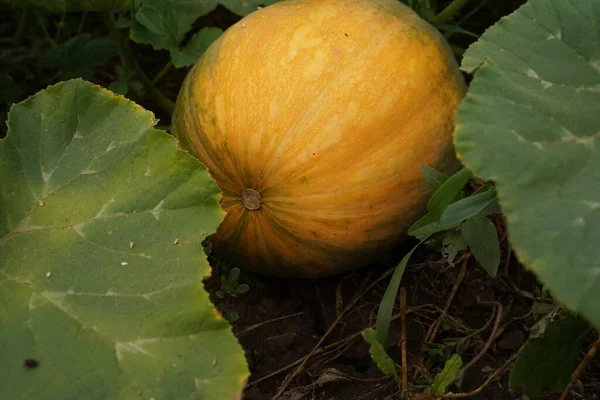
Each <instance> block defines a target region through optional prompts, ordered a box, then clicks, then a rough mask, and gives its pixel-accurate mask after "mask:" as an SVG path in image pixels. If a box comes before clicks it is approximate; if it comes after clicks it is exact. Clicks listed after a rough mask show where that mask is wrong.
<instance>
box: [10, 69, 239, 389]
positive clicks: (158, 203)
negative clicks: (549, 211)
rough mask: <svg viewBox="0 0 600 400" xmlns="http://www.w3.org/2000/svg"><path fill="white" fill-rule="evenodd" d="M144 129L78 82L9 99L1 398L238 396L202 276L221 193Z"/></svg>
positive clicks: (130, 111) (104, 95)
mask: <svg viewBox="0 0 600 400" xmlns="http://www.w3.org/2000/svg"><path fill="white" fill-rule="evenodd" d="M155 123H156V120H155V119H154V117H153V115H152V114H151V113H150V112H147V111H145V110H143V109H142V108H141V107H139V106H138V105H136V104H135V103H133V102H131V101H129V100H126V99H124V98H123V97H120V96H116V95H114V94H112V93H111V92H110V91H108V90H105V89H102V88H100V87H98V86H95V85H92V84H90V83H87V82H84V81H82V80H72V81H67V82H62V83H59V84H57V85H54V86H51V87H49V88H48V89H46V90H44V91H42V92H40V93H38V94H36V95H35V96H33V97H31V98H29V99H28V100H26V101H24V102H22V103H20V104H17V105H14V106H13V107H12V109H11V111H10V114H9V119H8V126H9V133H8V136H7V137H6V138H4V139H2V140H0V160H2V162H1V163H0V210H2V212H1V213H0V370H2V374H1V375H0V386H2V388H3V389H2V391H3V397H5V398H7V399H15V400H16V399H25V398H31V397H32V396H33V397H38V396H37V395H35V393H43V398H44V399H49V400H52V399H67V398H70V399H74V398H80V397H81V393H85V398H86V399H90V400H94V399H108V398H110V399H114V398H139V397H140V396H142V397H143V398H148V399H149V398H156V399H165V398H179V399H181V398H199V397H201V398H206V399H223V398H233V397H234V396H236V395H237V394H238V393H239V392H240V390H241V386H242V383H243V381H244V380H245V379H246V378H247V376H248V369H247V365H246V362H245V360H244V356H243V351H242V349H241V347H240V346H239V344H238V343H237V341H236V339H235V337H234V336H233V335H232V332H231V329H230V327H229V325H228V324H227V322H226V321H224V320H223V319H222V318H221V317H220V316H219V315H218V314H217V312H216V311H215V309H214V308H213V306H212V305H211V303H210V301H209V298H208V294H207V293H206V292H205V291H204V289H203V284H202V279H203V277H205V276H207V275H208V274H209V271H210V267H209V265H208V262H207V260H206V255H205V254H204V253H203V250H202V246H201V242H202V240H203V238H204V237H205V236H206V235H210V234H212V233H213V232H215V230H216V228H217V226H218V225H219V223H220V222H221V221H222V219H223V212H222V211H221V210H220V207H219V203H218V202H219V198H220V196H221V193H220V190H219V188H218V187H217V185H216V183H215V182H214V181H213V179H212V178H211V177H210V175H209V174H208V172H207V171H206V168H205V167H204V166H203V165H202V164H200V163H199V162H198V161H197V160H195V159H194V158H193V157H191V156H190V155H189V154H188V153H187V152H184V151H181V150H179V149H178V147H177V144H176V141H175V140H174V139H173V138H172V137H171V136H169V135H167V134H166V133H164V132H163V131H160V130H157V129H154V128H153V125H154V124H155ZM175 239H179V241H178V244H177V245H174V244H173V243H174V240H175ZM26 359H28V360H35V362H36V363H37V364H36V365H37V368H33V369H27V368H25V367H24V366H23V363H24V360H26Z"/></svg>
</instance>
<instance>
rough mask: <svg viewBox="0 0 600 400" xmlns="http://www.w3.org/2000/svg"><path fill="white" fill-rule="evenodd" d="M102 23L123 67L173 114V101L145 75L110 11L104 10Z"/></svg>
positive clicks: (159, 104) (157, 101)
mask: <svg viewBox="0 0 600 400" xmlns="http://www.w3.org/2000/svg"><path fill="white" fill-rule="evenodd" d="M103 17H104V23H105V24H106V27H107V28H108V31H109V32H110V36H111V37H112V38H113V40H114V41H115V45H116V46H117V51H118V52H119V57H120V58H121V62H122V63H123V67H125V69H130V70H133V71H134V72H135V77H136V78H137V79H138V80H139V81H140V82H141V83H142V85H144V88H145V89H146V92H147V93H148V96H150V98H151V99H152V100H153V101H154V102H155V103H156V105H157V106H158V107H159V108H160V109H161V110H163V111H164V112H166V113H167V114H169V115H172V114H173V110H174V109H175V103H174V102H173V101H172V100H170V99H169V98H167V97H166V96H165V95H164V94H162V92H161V91H160V90H158V89H157V88H156V86H154V85H153V84H152V82H151V81H150V79H149V78H148V76H146V74H145V73H144V71H143V70H142V68H141V67H140V65H139V64H138V62H137V61H136V59H135V57H134V56H133V53H132V52H131V49H130V48H129V46H128V45H127V42H126V41H125V38H124V37H123V35H122V34H121V32H120V31H119V30H118V29H117V27H116V26H115V18H114V16H113V15H112V13H111V12H110V11H109V12H106V13H104V14H103Z"/></svg>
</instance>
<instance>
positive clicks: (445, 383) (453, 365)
mask: <svg viewBox="0 0 600 400" xmlns="http://www.w3.org/2000/svg"><path fill="white" fill-rule="evenodd" d="M461 367H462V358H461V357H460V356H459V355H458V354H452V357H450V359H449V360H447V361H446V363H445V364H444V369H443V370H442V371H441V372H439V373H438V374H437V375H436V376H435V378H434V379H433V383H432V384H431V386H430V387H429V388H427V390H426V391H425V393H428V394H446V391H447V390H448V387H449V386H450V385H452V384H453V383H454V382H455V381H456V380H457V379H458V377H459V374H460V368H461Z"/></svg>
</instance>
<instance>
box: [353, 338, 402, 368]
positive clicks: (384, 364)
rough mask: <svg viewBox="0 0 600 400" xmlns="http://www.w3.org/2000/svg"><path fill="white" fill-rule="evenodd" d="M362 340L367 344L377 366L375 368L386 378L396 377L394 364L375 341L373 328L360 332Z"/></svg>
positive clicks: (381, 346)
mask: <svg viewBox="0 0 600 400" xmlns="http://www.w3.org/2000/svg"><path fill="white" fill-rule="evenodd" d="M361 335H362V337H363V339H365V341H366V342H367V343H369V345H370V347H369V354H370V355H371V359H372V360H373V362H374V363H375V365H377V368H379V370H380V371H381V372H383V373H384V374H385V375H387V376H396V375H397V374H396V364H395V363H394V360H392V359H391V357H390V356H389V355H388V354H387V353H386V351H385V349H384V348H383V345H382V344H381V343H380V342H379V341H378V340H377V332H376V331H375V329H373V328H367V329H365V330H364V331H362V332H361Z"/></svg>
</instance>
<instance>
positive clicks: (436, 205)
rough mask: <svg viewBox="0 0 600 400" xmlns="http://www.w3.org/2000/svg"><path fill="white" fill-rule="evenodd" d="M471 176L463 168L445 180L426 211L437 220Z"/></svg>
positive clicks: (430, 200)
mask: <svg viewBox="0 0 600 400" xmlns="http://www.w3.org/2000/svg"><path fill="white" fill-rule="evenodd" d="M471 176H472V174H471V171H469V170H468V169H466V168H463V169H461V170H460V171H458V172H456V173H455V174H454V175H452V176H451V177H450V178H448V179H446V180H445V181H444V183H442V184H441V185H440V187H439V188H438V189H437V190H436V191H435V193H434V194H433V195H432V196H431V198H430V199H429V202H428V203H427V210H428V211H429V212H430V213H431V214H433V216H434V217H435V218H437V219H438V220H439V218H440V217H441V216H442V214H443V213H444V210H446V208H447V207H448V206H449V205H450V204H451V203H452V202H453V201H455V200H456V197H457V196H458V195H459V193H460V192H461V190H462V188H463V187H464V186H465V185H466V184H467V182H469V180H470V179H471Z"/></svg>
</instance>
